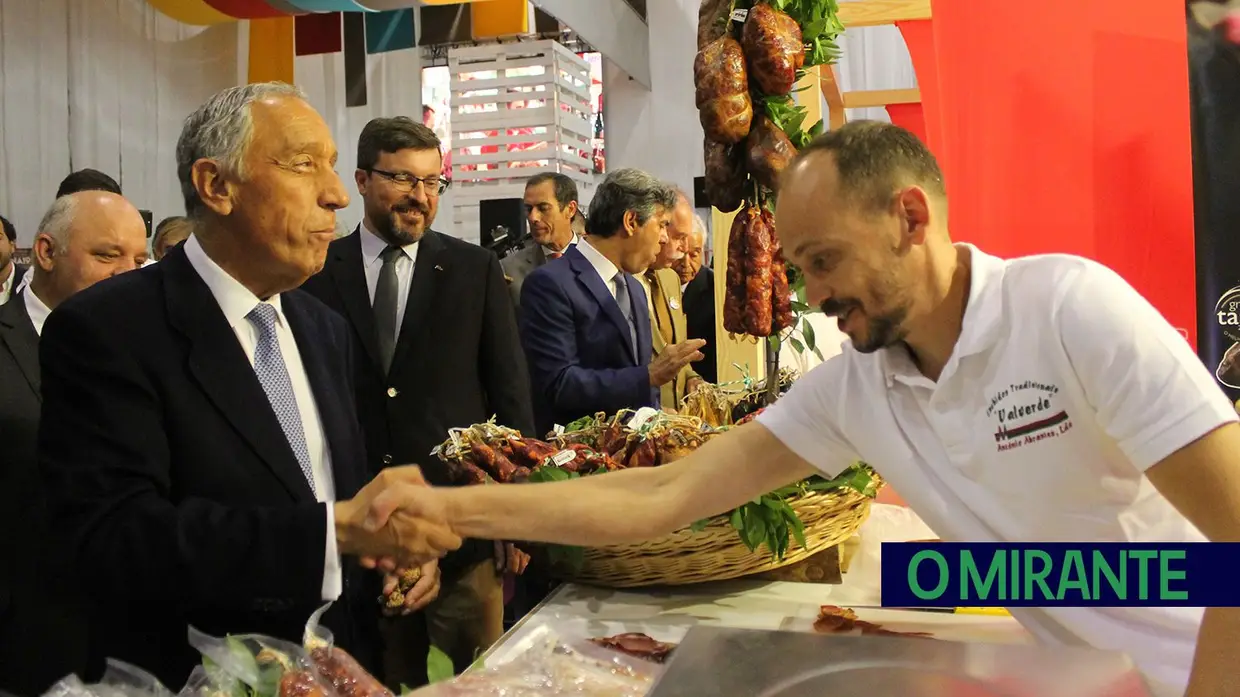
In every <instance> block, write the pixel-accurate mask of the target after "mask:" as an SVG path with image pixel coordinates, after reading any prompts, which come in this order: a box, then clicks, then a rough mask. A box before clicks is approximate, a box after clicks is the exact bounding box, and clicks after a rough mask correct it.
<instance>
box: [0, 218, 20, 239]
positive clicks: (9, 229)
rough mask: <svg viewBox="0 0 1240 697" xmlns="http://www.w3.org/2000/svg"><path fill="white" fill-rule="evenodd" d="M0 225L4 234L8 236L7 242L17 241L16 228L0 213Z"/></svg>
mask: <svg viewBox="0 0 1240 697" xmlns="http://www.w3.org/2000/svg"><path fill="white" fill-rule="evenodd" d="M0 227H2V228H4V236H5V237H7V238H9V242H14V243H16V242H17V228H15V227H13V223H10V222H9V219H8V218H6V217H4V216H3V215H0Z"/></svg>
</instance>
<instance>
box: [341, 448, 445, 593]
mask: <svg viewBox="0 0 1240 697" xmlns="http://www.w3.org/2000/svg"><path fill="white" fill-rule="evenodd" d="M334 511H335V517H336V543H337V547H338V548H339V549H340V552H341V553H342V554H348V555H353V556H356V557H358V558H359V559H361V562H362V565H363V566H366V567H368V568H381V569H383V570H384V571H389V572H390V571H394V570H395V569H397V568H413V567H421V566H423V565H424V564H427V563H428V562H432V561H436V560H438V559H439V558H441V557H443V556H444V555H445V554H447V553H448V552H451V551H453V550H455V549H458V548H460V546H461V537H460V535H458V534H456V532H455V531H453V529H452V526H451V525H449V523H448V512H447V508H446V506H445V505H444V502H443V500H442V498H441V497H440V496H437V495H435V491H434V489H432V488H430V486H429V485H428V484H427V483H426V480H425V479H424V478H423V477H422V472H421V470H419V469H418V468H417V467H389V468H387V469H385V470H383V471H382V472H380V473H379V476H377V477H375V478H374V479H372V480H371V481H370V483H369V484H367V485H366V486H365V487H363V488H362V490H361V491H359V492H358V493H357V495H356V496H354V497H353V498H352V499H349V500H348V501H339V502H337V503H336V504H335V508H334Z"/></svg>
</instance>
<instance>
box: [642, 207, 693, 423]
mask: <svg viewBox="0 0 1240 697" xmlns="http://www.w3.org/2000/svg"><path fill="white" fill-rule="evenodd" d="M677 193H678V196H677V201H676V208H675V210H674V211H673V212H672V220H671V224H670V225H668V226H667V242H665V243H664V244H663V246H662V247H660V248H659V256H658V257H657V258H656V259H655V260H654V263H653V264H651V265H650V268H649V269H648V270H647V271H646V273H645V274H643V275H641V276H639V277H638V278H639V280H641V282H642V285H643V286H644V287H645V289H646V300H647V302H648V303H649V306H650V329H651V332H650V336H651V339H652V341H653V343H654V351H653V353H654V355H655V356H657V355H659V354H660V353H661V352H662V351H663V349H664V347H666V346H670V345H672V344H678V343H680V342H682V341H685V340H686V339H688V338H689V331H688V328H687V320H686V318H685V308H684V298H683V297H682V295H681V287H680V276H679V274H677V273H676V271H675V270H674V269H673V268H672V266H673V265H674V264H675V263H676V262H677V261H679V260H680V259H681V257H683V256H684V255H685V252H686V251H687V249H688V245H689V237H690V235H692V234H693V204H691V203H690V202H689V197H688V196H686V195H685V193H684V192H683V191H680V190H679V189H678V190H677ZM701 382H702V378H701V376H700V375H698V374H697V373H696V372H695V371H694V370H693V367H692V366H689V365H686V366H685V367H683V368H681V369H680V372H679V373H677V374H676V377H675V379H673V380H672V381H671V382H668V383H667V384H665V385H663V386H662V387H661V388H660V394H661V396H662V406H663V408H664V409H673V410H674V409H677V408H679V407H680V402H681V400H683V399H684V398H685V396H686V395H688V394H689V393H690V392H692V391H693V390H694V389H695V388H696V387H697V386H698V384H700V383H701Z"/></svg>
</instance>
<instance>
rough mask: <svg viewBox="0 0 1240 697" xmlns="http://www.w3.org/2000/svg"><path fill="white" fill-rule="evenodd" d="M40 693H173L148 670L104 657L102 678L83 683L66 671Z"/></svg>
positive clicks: (84, 696)
mask: <svg viewBox="0 0 1240 697" xmlns="http://www.w3.org/2000/svg"><path fill="white" fill-rule="evenodd" d="M43 697H174V695H173V693H172V691H171V690H169V689H168V688H166V687H164V686H163V684H162V683H160V682H159V680H157V679H156V678H155V676H153V675H151V674H150V673H148V672H146V671H145V670H142V669H141V668H137V667H135V666H131V665H129V664H128V663H124V662H122V661H116V660H112V659H108V662H107V667H106V669H105V670H104V673H103V678H102V679H100V681H99V682H98V683H95V684H93V685H87V684H86V683H84V682H82V681H81V679H79V678H78V677H77V676H76V675H70V676H69V677H67V678H64V679H62V680H61V681H60V682H58V683H56V684H55V685H53V686H52V687H51V688H50V689H48V691H47V692H45V693H43Z"/></svg>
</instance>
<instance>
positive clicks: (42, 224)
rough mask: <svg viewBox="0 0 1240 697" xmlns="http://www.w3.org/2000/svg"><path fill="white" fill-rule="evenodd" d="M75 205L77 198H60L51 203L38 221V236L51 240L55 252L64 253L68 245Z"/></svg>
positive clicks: (70, 196) (71, 196)
mask: <svg viewBox="0 0 1240 697" xmlns="http://www.w3.org/2000/svg"><path fill="white" fill-rule="evenodd" d="M77 204H78V197H76V196H73V195H69V196H61V197H60V198H58V199H56V200H55V201H53V202H52V207H51V208H48V209H47V212H46V213H44V214H43V219H42V220H40V221H39V234H40V235H47V236H48V237H50V238H52V242H53V243H55V247H54V249H55V251H57V252H62V251H64V249H65V247H66V246H68V244H69V231H70V230H71V229H73V220H74V218H75V217H76V214H77Z"/></svg>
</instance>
